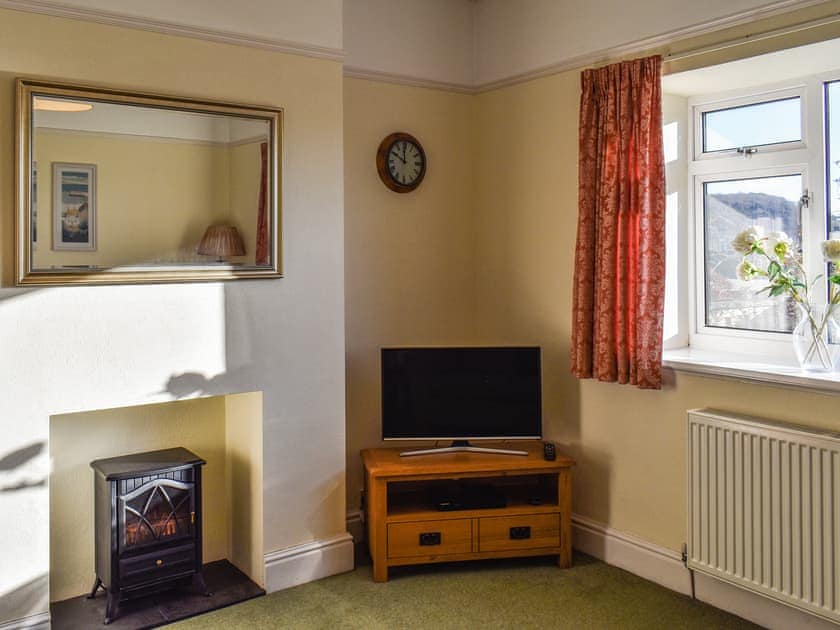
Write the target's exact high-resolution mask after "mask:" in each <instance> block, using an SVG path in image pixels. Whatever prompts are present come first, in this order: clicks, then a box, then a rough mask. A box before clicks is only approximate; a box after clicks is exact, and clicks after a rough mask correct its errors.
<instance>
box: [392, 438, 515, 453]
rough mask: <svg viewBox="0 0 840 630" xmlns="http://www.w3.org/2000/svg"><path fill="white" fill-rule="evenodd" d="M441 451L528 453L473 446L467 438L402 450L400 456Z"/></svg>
mask: <svg viewBox="0 0 840 630" xmlns="http://www.w3.org/2000/svg"><path fill="white" fill-rule="evenodd" d="M441 453H490V454H494V455H528V451H517V450H513V449H507V448H487V447H483V446H473V445H472V444H470V442H469V440H453V441H452V444H450V445H449V446H442V447H440V448H437V447H435V448H421V449H417V450H416V451H403V452H402V453H400V457H412V456H414V455H439V454H441Z"/></svg>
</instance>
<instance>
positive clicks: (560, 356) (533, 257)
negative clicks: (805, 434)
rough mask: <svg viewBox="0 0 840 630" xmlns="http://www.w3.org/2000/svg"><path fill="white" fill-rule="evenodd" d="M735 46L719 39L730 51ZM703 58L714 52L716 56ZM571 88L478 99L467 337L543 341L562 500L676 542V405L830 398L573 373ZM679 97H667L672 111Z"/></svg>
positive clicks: (530, 87)
mask: <svg viewBox="0 0 840 630" xmlns="http://www.w3.org/2000/svg"><path fill="white" fill-rule="evenodd" d="M800 19H804V17H797V16H796V15H789V16H787V17H786V20H787V23H793V22H796V21H799V20H800ZM778 22H779V20H778V19H776V20H775V22H774V24H776V25H778ZM752 28H753V32H756V31H758V30H760V27H758V28H756V26H755V25H752ZM734 32H737V31H734V30H733V31H732V32H730V33H729V34H726V33H724V34H717V35H715V36H710V37H706V38H705V40H704V41H700V42H698V41H695V42H693V43H691V44H689V45H686V46H685V48H691V47H694V46H696V45H700V44H703V43H708V42H710V41H715V40H716V39H717V40H725V39H727V38H728V37H731V36H732V33H734ZM788 41H789V40H788ZM774 45H775V46H776V47H781V46H782V43H781V42H779V41H776V42H775V44H774ZM746 52H747V51H744V50H738V49H735V50H730V51H729V53H728V59H729V60H731V59H732V58H735V57H736V56H738V55H740V54H746ZM706 61H707V63H718V62H721V61H724V59H722V58H721V56H720V53H718V54H716V55H714V56H712V57H708V58H707V60H706ZM691 63H692V64H693V65H698V64H699V63H700V62H699V60H697V59H692V60H691ZM683 65H684V66H685V65H688V64H687V62H684V63H683ZM579 98H580V73H579V72H578V71H569V72H564V73H561V74H556V75H552V76H548V77H544V78H540V79H536V80H533V81H529V82H526V83H521V84H518V85H514V86H510V87H506V88H502V89H498V90H494V91H492V92H488V93H484V94H480V95H478V96H477V114H476V124H477V126H478V129H479V133H478V134H477V138H478V145H477V147H476V155H477V163H476V173H477V179H476V207H477V214H478V220H477V222H476V225H477V259H478V261H479V262H478V277H477V309H476V312H477V314H478V317H477V327H478V336H479V340H480V341H481V342H482V343H488V344H489V343H492V344H497V343H535V344H539V345H541V346H542V348H543V405H544V434H545V436H546V437H547V438H548V439H552V440H556V441H558V442H559V443H561V444H562V445H563V446H562V449H563V450H564V451H567V452H569V453H570V454H572V455H573V456H574V457H575V458H576V459H577V461H578V467H577V468H576V470H575V481H574V511H575V512H576V513H578V514H581V515H584V516H586V517H588V518H591V519H595V520H597V521H600V522H602V523H605V524H607V525H609V526H610V527H613V528H617V529H619V530H623V531H626V532H630V533H633V534H635V535H637V536H639V537H640V538H643V539H645V540H648V541H651V542H653V543H656V544H659V545H662V546H665V547H668V548H670V549H674V550H679V549H680V547H681V545H682V543H683V542H684V541H685V539H686V538H685V532H686V495H685V486H686V473H685V471H686V457H685V444H686V432H685V423H686V411H687V410H688V409H692V408H697V407H715V408H718V409H723V410H727V411H732V412H737V413H745V414H751V415H756V416H763V417H768V418H775V419H779V420H784V421H790V422H796V423H801V424H806V425H810V426H815V427H821V428H831V429H834V430H837V428H838V427H840V414H838V411H837V409H838V398H837V397H834V396H826V395H822V394H816V393H807V392H801V391H800V392H797V391H791V390H786V389H781V388H775V387H766V386H761V385H755V384H746V383H739V382H736V381H732V380H723V379H715V378H708V377H700V376H692V375H686V374H674V373H673V372H671V371H666V384H665V386H664V388H663V390H662V391H641V390H638V389H636V388H633V387H630V386H626V385H617V384H606V383H598V382H593V381H577V380H576V379H574V378H572V376H571V374H570V360H569V356H570V338H571V325H572V320H571V311H572V276H573V267H574V248H575V237H576V228H577V157H578V155H577V153H578V107H579ZM678 108H679V104H675V103H670V104H669V113H671V114H673V116H672V117H673V118H674V119H676V118H677V116H676V111H677V109H678ZM684 131H685V130H681V133H683V132H684ZM671 183H672V184H673V183H676V182H675V181H672V182H671ZM683 207H684V206H683Z"/></svg>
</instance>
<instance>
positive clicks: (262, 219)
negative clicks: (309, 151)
mask: <svg viewBox="0 0 840 630" xmlns="http://www.w3.org/2000/svg"><path fill="white" fill-rule="evenodd" d="M260 161H261V163H262V173H261V175H260V198H259V201H258V202H257V203H258V205H257V252H256V260H255V264H257V265H267V264H269V260H268V240H269V239H268V190H267V188H268V143H267V142H263V143H262V144H261V145H260Z"/></svg>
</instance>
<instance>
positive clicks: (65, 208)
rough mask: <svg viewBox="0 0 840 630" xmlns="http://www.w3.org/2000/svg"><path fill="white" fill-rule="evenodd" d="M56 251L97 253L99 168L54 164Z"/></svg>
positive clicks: (86, 165)
mask: <svg viewBox="0 0 840 630" xmlns="http://www.w3.org/2000/svg"><path fill="white" fill-rule="evenodd" d="M52 168H53V191H52V192H53V194H52V198H53V249H71V250H80V251H95V250H96V165H95V164H68V163H66V162H53V165H52Z"/></svg>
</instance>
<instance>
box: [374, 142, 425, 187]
mask: <svg viewBox="0 0 840 630" xmlns="http://www.w3.org/2000/svg"><path fill="white" fill-rule="evenodd" d="M376 170H377V171H378V172H379V178H380V179H381V180H382V183H383V184H385V185H386V186H387V187H388V188H390V189H391V190H393V191H394V192H398V193H407V192H411V191H412V190H414V189H415V188H417V187H418V186H419V185H420V182H422V181H423V176H424V175H425V174H426V154H425V152H424V151H423V147H422V146H421V145H420V142H418V141H417V138H415V137H414V136H412V135H410V134H407V133H403V132H397V133H392V134H391V135H390V136H387V137H386V138H385V139H384V140H383V141H382V142H381V143H380V144H379V150H378V151H377V152H376Z"/></svg>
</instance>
